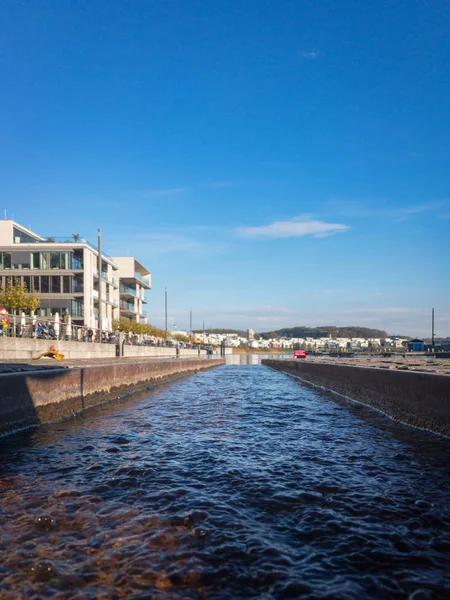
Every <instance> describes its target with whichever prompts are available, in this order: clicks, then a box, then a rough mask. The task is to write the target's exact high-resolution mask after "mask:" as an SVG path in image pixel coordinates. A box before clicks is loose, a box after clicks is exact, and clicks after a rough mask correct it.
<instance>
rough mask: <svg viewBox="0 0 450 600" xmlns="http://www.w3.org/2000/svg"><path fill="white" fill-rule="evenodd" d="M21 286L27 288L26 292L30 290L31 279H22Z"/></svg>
mask: <svg viewBox="0 0 450 600" xmlns="http://www.w3.org/2000/svg"><path fill="white" fill-rule="evenodd" d="M23 284H24V286H25V287H26V288H27V291H30V290H31V277H24V278H23Z"/></svg>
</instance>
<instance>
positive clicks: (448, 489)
mask: <svg viewBox="0 0 450 600" xmlns="http://www.w3.org/2000/svg"><path fill="white" fill-rule="evenodd" d="M0 448H1V450H0V464H1V470H0V494H1V496H0V497H1V509H2V512H1V516H2V518H1V522H0V556H1V557H2V561H1V564H0V582H1V583H0V597H1V598H7V599H9V598H11V599H12V598H27V599H28V598H30V599H34V598H35V599H41V598H49V597H52V598H58V599H59V598H74V599H75V598H76V599H81V598H89V599H98V598H100V599H106V598H157V599H163V600H165V599H170V600H172V599H186V598H187V599H191V598H192V599H203V598H204V599H216V598H217V599H222V598H223V599H233V600H234V599H241V598H242V599H244V598H262V599H278V598H308V599H312V598H327V599H330V600H331V599H339V598H341V599H355V600H364V599H372V598H374V599H389V598H398V599H407V598H409V599H414V600H423V599H426V598H433V599H435V598H436V599H440V598H449V597H450V460H449V458H450V442H449V441H448V440H446V439H444V438H440V437H438V436H434V435H432V434H427V433H425V432H421V431H417V430H414V429H411V428H407V427H404V426H402V425H399V424H396V423H395V422H393V421H391V420H388V419H387V418H385V417H383V416H382V415H380V414H378V413H376V412H374V411H371V410H369V409H366V408H364V407H362V406H360V405H356V404H355V405H349V404H345V403H343V402H340V401H337V400H336V399H333V398H332V397H331V396H329V395H327V394H326V393H322V392H318V391H317V390H315V389H312V388H309V387H305V386H303V385H301V384H300V383H299V382H297V381H296V380H294V379H292V378H290V377H288V376H287V375H285V374H283V373H280V372H275V371H271V370H270V369H268V368H266V367H263V366H247V365H242V366H224V367H220V368H218V369H215V370H212V371H209V372H205V373H200V374H197V375H194V376H190V377H184V378H182V379H180V380H177V381H175V382H171V383H167V384H163V385H160V386H157V387H155V388H154V389H152V390H149V391H146V392H145V393H140V394H139V395H134V396H133V397H130V398H128V399H124V400H122V401H119V402H115V403H110V404H107V405H103V406H101V407H97V408H96V409H93V410H91V411H89V412H87V413H85V414H84V415H82V416H79V417H77V418H75V419H72V420H70V421H66V422H63V423H57V424H51V425H47V426H43V427H41V428H39V429H36V430H33V431H27V432H23V433H21V434H16V435H13V436H9V437H7V438H3V439H1V440H0Z"/></svg>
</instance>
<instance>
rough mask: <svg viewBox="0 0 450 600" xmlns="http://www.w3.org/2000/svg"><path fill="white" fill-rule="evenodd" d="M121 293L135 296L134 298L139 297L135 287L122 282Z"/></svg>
mask: <svg viewBox="0 0 450 600" xmlns="http://www.w3.org/2000/svg"><path fill="white" fill-rule="evenodd" d="M120 293H121V294H124V295H128V296H133V298H137V297H138V295H137V292H136V289H135V288H132V287H131V286H130V285H124V284H123V283H121V284H120Z"/></svg>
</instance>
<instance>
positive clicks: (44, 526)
mask: <svg viewBox="0 0 450 600" xmlns="http://www.w3.org/2000/svg"><path fill="white" fill-rule="evenodd" d="M34 526H35V527H36V529H39V531H52V530H53V529H56V519H54V518H53V517H51V516H50V515H42V516H40V517H37V518H36V519H35V520H34Z"/></svg>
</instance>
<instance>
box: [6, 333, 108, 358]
mask: <svg viewBox="0 0 450 600" xmlns="http://www.w3.org/2000/svg"><path fill="white" fill-rule="evenodd" d="M52 345H53V346H56V348H57V349H58V351H59V352H61V353H62V354H64V356H65V358H67V359H75V358H110V357H113V356H115V355H116V346H115V344H94V343H89V342H63V341H61V340H35V339H30V338H12V337H0V360H17V359H19V360H20V359H22V360H23V359H28V360H30V359H31V358H33V357H34V356H38V355H39V354H41V353H42V352H47V350H48V349H49V347H50V346H52Z"/></svg>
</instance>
